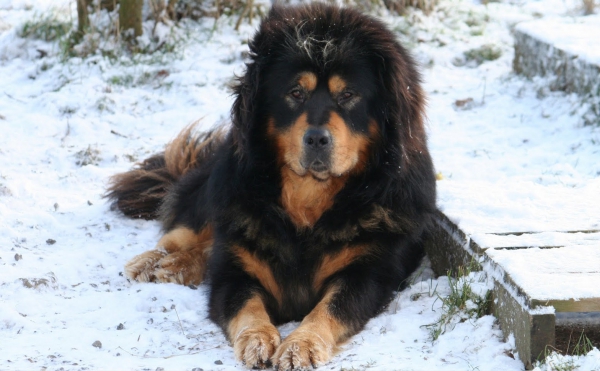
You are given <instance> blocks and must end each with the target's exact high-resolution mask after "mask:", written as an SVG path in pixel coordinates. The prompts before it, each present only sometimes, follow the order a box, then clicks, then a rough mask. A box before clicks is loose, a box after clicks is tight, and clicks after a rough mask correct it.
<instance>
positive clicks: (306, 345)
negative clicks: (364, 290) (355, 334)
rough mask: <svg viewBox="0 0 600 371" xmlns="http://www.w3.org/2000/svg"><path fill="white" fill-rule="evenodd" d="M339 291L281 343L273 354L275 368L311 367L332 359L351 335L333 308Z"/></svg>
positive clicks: (329, 295)
mask: <svg viewBox="0 0 600 371" xmlns="http://www.w3.org/2000/svg"><path fill="white" fill-rule="evenodd" d="M336 291H337V290H335V289H331V290H330V291H329V292H328V293H327V294H326V295H325V296H324V297H323V299H322V300H321V301H320V302H319V304H317V306H316V307H315V308H314V309H313V310H312V311H311V312H310V313H309V314H308V315H307V316H306V317H304V320H303V321H302V323H301V324H300V326H299V327H298V328H297V329H296V330H294V331H293V332H292V333H291V334H290V335H289V336H288V337H287V338H286V339H285V340H284V341H283V343H281V345H280V346H279V348H277V351H276V352H275V355H274V356H273V365H274V366H275V367H279V369H280V370H292V369H309V368H311V367H312V366H319V365H322V364H324V363H326V362H327V361H329V360H330V359H331V357H332V356H333V355H334V353H335V352H336V351H337V349H338V346H339V345H340V343H341V342H343V341H345V340H346V339H347V337H348V335H349V331H348V328H347V327H346V326H345V325H344V324H342V323H341V322H339V321H338V320H337V319H335V317H334V316H333V315H332V314H331V312H330V311H329V304H330V303H331V301H332V299H333V297H334V295H335V294H336Z"/></svg>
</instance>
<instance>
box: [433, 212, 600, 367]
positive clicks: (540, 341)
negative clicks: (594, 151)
mask: <svg viewBox="0 0 600 371" xmlns="http://www.w3.org/2000/svg"><path fill="white" fill-rule="evenodd" d="M548 241H551V242H552V243H550V244H549V243H548ZM426 251H427V254H428V256H429V258H430V260H431V264H432V268H433V270H434V271H435V272H436V274H438V275H445V274H446V273H447V272H448V271H451V272H456V271H457V268H458V267H459V266H466V265H468V264H472V262H477V266H478V267H479V268H480V269H483V270H484V272H485V273H486V274H487V276H488V277H489V278H491V279H493V283H494V290H493V297H494V303H493V312H494V315H495V316H496V317H497V318H498V321H499V323H500V326H501V328H502V330H503V333H504V335H505V337H508V336H509V335H510V334H513V335H514V337H515V345H516V348H517V351H518V353H519V357H520V358H521V360H522V361H523V363H524V364H525V366H526V368H528V369H531V368H532V367H533V364H534V363H535V361H536V360H538V359H541V358H543V356H544V354H545V352H546V349H547V347H548V346H551V347H554V346H555V343H556V337H555V333H556V329H555V326H556V314H557V313H574V312H578V313H582V314H584V315H585V314H586V313H596V314H598V313H600V230H588V229H583V230H570V231H548V232H542V231H535V232H528V231H516V232H498V233H495V232H486V233H477V232H475V231H463V230H461V229H460V228H459V227H458V226H457V225H456V224H455V223H454V222H452V221H451V220H450V219H449V218H448V217H446V216H445V215H444V214H443V213H439V215H437V217H436V218H435V228H434V230H433V232H432V235H431V236H430V238H429V239H428V242H427V243H426ZM596 322H597V320H596ZM592 325H593V326H597V325H600V324H598V323H595V322H592Z"/></svg>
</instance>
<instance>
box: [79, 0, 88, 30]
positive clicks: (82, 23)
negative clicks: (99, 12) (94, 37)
mask: <svg viewBox="0 0 600 371" xmlns="http://www.w3.org/2000/svg"><path fill="white" fill-rule="evenodd" d="M88 5H89V1H88V0H77V22H78V23H77V31H78V32H79V35H81V36H83V34H85V31H86V30H87V29H88V28H89V27H90V18H89V13H88Z"/></svg>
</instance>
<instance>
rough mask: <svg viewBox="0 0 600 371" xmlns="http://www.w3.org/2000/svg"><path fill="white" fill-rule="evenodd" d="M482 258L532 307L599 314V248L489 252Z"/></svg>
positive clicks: (496, 250)
mask: <svg viewBox="0 0 600 371" xmlns="http://www.w3.org/2000/svg"><path fill="white" fill-rule="evenodd" d="M486 255H487V256H488V257H489V258H490V259H491V260H492V261H493V262H495V263H496V264H498V265H499V266H500V267H502V269H503V270H504V271H505V273H506V274H508V275H509V276H510V277H511V278H512V281H513V282H514V284H515V285H517V286H518V287H520V288H521V290H523V291H524V292H525V293H526V294H527V296H528V297H529V298H530V301H531V303H532V306H535V305H536V304H542V303H543V304H544V305H548V304H549V303H551V302H552V303H555V304H557V306H555V309H556V310H557V311H577V312H579V311H584V312H591V311H600V305H599V304H600V245H595V246H592V245H588V246H568V247H561V248H549V249H540V248H538V247H533V248H524V249H515V250H509V249H494V248H492V249H487V250H486ZM570 301H579V302H585V303H587V304H585V305H569V302H570ZM546 303H548V304H546Z"/></svg>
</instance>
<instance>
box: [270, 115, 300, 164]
mask: <svg viewBox="0 0 600 371" xmlns="http://www.w3.org/2000/svg"><path fill="white" fill-rule="evenodd" d="M307 129H308V121H307V114H306V113H303V114H302V115H300V117H299V118H298V119H297V120H296V122H294V124H293V125H292V126H291V127H290V128H288V129H287V130H286V131H284V132H279V131H278V130H277V129H275V123H274V122H273V120H270V121H269V126H268V132H269V135H271V136H272V137H273V138H275V144H276V146H277V151H278V156H277V157H278V160H279V165H280V166H289V167H290V168H291V169H292V170H293V171H294V172H296V173H297V174H299V175H304V174H306V169H304V168H303V167H302V165H300V159H301V158H302V151H303V145H302V138H303V137H304V133H305V132H306V130H307Z"/></svg>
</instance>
